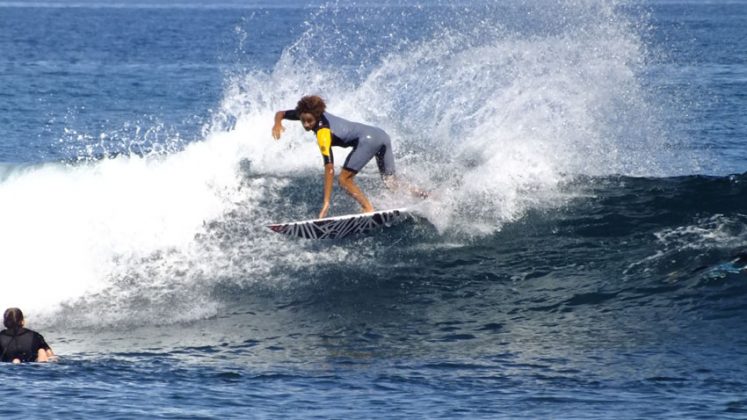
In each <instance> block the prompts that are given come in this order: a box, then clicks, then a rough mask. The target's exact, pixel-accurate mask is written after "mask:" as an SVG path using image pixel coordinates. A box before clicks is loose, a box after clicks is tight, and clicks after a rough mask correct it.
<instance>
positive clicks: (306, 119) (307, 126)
mask: <svg viewBox="0 0 747 420" xmlns="http://www.w3.org/2000/svg"><path fill="white" fill-rule="evenodd" d="M299 118H300V119H301V125H303V129H304V130H306V131H311V130H313V129H314V127H316V117H314V114H311V113H309V112H302V113H301V115H300V117H299Z"/></svg>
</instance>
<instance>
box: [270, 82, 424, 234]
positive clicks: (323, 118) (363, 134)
mask: <svg viewBox="0 0 747 420" xmlns="http://www.w3.org/2000/svg"><path fill="white" fill-rule="evenodd" d="M326 109H327V105H326V104H325V103H324V100H323V99H322V98H321V97H319V96H315V95H314V96H304V97H303V98H301V100H299V101H298V104H297V105H296V108H295V109H291V110H287V111H278V112H277V113H275V125H274V126H273V127H272V137H274V138H275V140H278V139H280V136H281V134H282V133H283V131H285V127H283V124H282V121H283V120H284V119H285V120H295V121H298V120H300V121H301V125H303V128H304V130H306V131H313V132H314V133H315V134H316V139H317V143H318V145H319V151H320V152H321V153H322V159H323V161H324V202H323V204H322V210H321V211H320V212H319V218H320V219H321V218H324V217H326V216H327V213H328V212H329V202H330V198H331V196H332V182H333V179H334V176H335V167H334V156H333V154H332V146H338V147H352V148H353V150H352V151H351V152H350V153H349V154H348V157H347V158H346V159H345V163H344V164H343V165H342V171H341V172H340V175H339V177H338V178H337V180H338V183H339V184H340V186H341V187H342V188H343V189H344V190H345V191H346V192H347V193H348V194H349V195H350V196H351V197H353V198H354V199H355V200H356V201H357V202H358V204H360V206H361V209H362V212H363V213H367V212H372V211H374V208H373V206H372V205H371V202H370V201H369V200H368V197H366V194H364V193H363V191H361V189H360V188H359V187H358V185H357V184H356V183H355V180H354V178H355V176H356V175H357V174H358V172H360V170H361V169H363V167H364V166H365V165H366V164H367V163H368V162H369V161H370V160H371V159H373V158H374V157H375V158H376V164H377V165H378V167H379V173H380V174H381V178H382V180H383V181H384V185H385V186H386V187H387V188H389V189H396V188H398V187H399V184H400V183H401V181H398V180H397V178H396V177H395V175H394V172H395V171H394V154H393V153H392V142H391V139H390V138H389V135H388V134H387V133H386V132H385V131H384V130H382V129H380V128H378V127H373V126H370V125H365V124H361V123H357V122H352V121H348V120H345V119H342V118H340V117H337V116H334V115H332V114H330V113H328V112H326ZM410 191H411V192H412V193H413V194H414V195H417V196H419V197H422V198H425V197H427V194H426V193H425V192H423V191H420V190H417V189H415V188H412V187H410Z"/></svg>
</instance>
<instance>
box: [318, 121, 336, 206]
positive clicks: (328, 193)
mask: <svg viewBox="0 0 747 420" xmlns="http://www.w3.org/2000/svg"><path fill="white" fill-rule="evenodd" d="M316 140H317V143H319V151H320V152H322V159H324V201H323V203H322V210H321V211H320V212H319V218H320V219H323V218H325V217H327V213H328V212H329V202H330V200H331V199H332V184H333V183H334V179H335V163H334V157H333V156H332V132H331V131H330V130H329V128H326V127H324V128H320V129H319V130H318V131H317V132H316Z"/></svg>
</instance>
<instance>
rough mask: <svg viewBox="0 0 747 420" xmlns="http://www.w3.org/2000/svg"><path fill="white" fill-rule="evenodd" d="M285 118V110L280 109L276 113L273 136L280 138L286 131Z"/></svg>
mask: <svg viewBox="0 0 747 420" xmlns="http://www.w3.org/2000/svg"><path fill="white" fill-rule="evenodd" d="M283 118H285V111H278V112H276V113H275V125H274V126H272V138H274V139H275V140H279V139H280V136H281V135H282V134H283V131H285V127H283Z"/></svg>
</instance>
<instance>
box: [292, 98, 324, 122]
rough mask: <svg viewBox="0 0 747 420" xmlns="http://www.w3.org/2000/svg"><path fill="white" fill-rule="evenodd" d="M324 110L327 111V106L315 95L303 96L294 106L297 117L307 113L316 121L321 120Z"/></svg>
mask: <svg viewBox="0 0 747 420" xmlns="http://www.w3.org/2000/svg"><path fill="white" fill-rule="evenodd" d="M325 109H327V104H325V103H324V99H322V98H321V97H320V96H316V95H310V96H304V97H303V98H301V100H300V101H298V104H297V105H296V112H298V114H299V115H300V114H302V113H304V112H308V113H309V114H311V115H313V116H314V117H316V119H317V120H318V119H319V118H321V116H322V114H323V113H324V110H325Z"/></svg>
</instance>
